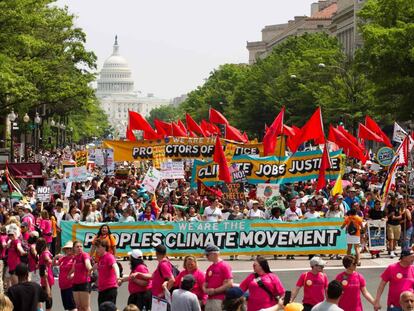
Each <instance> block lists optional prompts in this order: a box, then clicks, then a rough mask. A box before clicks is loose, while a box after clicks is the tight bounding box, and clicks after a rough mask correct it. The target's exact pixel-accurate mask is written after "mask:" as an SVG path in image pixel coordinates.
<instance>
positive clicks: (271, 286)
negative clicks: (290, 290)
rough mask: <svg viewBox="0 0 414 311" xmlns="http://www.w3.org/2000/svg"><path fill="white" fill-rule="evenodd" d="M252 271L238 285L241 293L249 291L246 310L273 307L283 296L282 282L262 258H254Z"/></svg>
mask: <svg viewBox="0 0 414 311" xmlns="http://www.w3.org/2000/svg"><path fill="white" fill-rule="evenodd" d="M253 271H254V273H252V274H250V275H249V276H247V278H245V279H244V280H243V281H242V282H241V283H240V289H241V290H242V291H243V292H245V291H247V290H248V291H249V299H248V301H247V309H248V310H249V311H257V310H260V309H265V308H269V307H272V306H274V305H275V304H277V303H278V301H279V298H281V297H283V296H284V295H285V289H284V287H283V284H282V282H281V281H280V280H279V278H278V277H277V275H276V274H274V273H272V272H271V271H270V268H269V263H268V262H267V260H266V258H264V257H263V256H257V257H256V259H255V261H254V262H253Z"/></svg>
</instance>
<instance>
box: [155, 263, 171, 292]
mask: <svg viewBox="0 0 414 311" xmlns="http://www.w3.org/2000/svg"><path fill="white" fill-rule="evenodd" d="M172 277H173V274H172V266H171V263H170V261H169V260H168V259H163V260H161V261H160V262H159V263H158V266H157V269H155V271H154V273H153V274H152V288H151V292H152V295H153V296H157V297H160V298H163V297H164V290H163V288H162V284H163V283H164V282H165V281H166V279H170V278H172Z"/></svg>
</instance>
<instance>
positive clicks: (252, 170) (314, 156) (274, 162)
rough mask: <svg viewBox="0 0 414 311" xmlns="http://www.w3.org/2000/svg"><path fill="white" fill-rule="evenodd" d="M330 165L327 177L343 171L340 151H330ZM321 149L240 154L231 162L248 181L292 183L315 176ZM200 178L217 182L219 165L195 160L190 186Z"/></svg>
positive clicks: (335, 176)
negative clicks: (279, 154)
mask: <svg viewBox="0 0 414 311" xmlns="http://www.w3.org/2000/svg"><path fill="white" fill-rule="evenodd" d="M329 154H330V157H331V163H332V166H331V168H330V169H328V170H327V171H326V179H336V178H337V177H338V175H339V174H342V168H343V163H344V161H345V156H344V155H342V154H341V150H338V151H334V152H330V153H329ZM321 159H322V151H321V150H313V151H305V152H296V153H295V154H294V155H293V156H291V157H281V158H278V157H273V156H272V157H263V158H261V157H256V156H247V155H241V156H237V157H234V158H233V160H232V161H231V165H233V164H236V165H237V166H238V167H239V169H240V170H243V171H244V173H245V175H246V178H247V181H248V182H249V183H250V184H260V183H275V184H284V183H293V182H298V181H307V180H311V179H317V178H318V176H319V167H320V165H321ZM197 180H201V181H202V182H204V183H205V184H206V185H212V184H215V183H217V182H218V181H219V180H218V165H217V164H216V163H214V162H213V161H207V162H206V161H200V160H194V166H193V170H192V177H191V187H192V188H195V187H196V186H197V184H196V181H197Z"/></svg>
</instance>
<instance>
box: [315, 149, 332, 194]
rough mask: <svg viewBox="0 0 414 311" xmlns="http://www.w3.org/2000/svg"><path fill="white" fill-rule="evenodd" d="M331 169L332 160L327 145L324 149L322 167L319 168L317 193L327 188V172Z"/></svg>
mask: <svg viewBox="0 0 414 311" xmlns="http://www.w3.org/2000/svg"><path fill="white" fill-rule="evenodd" d="M329 168H331V159H330V157H329V151H328V146H327V145H326V143H325V146H324V148H323V153H322V158H321V165H320V167H319V176H318V183H317V185H316V189H315V190H316V191H318V190H321V189H322V188H324V187H325V186H326V170H328V169H329Z"/></svg>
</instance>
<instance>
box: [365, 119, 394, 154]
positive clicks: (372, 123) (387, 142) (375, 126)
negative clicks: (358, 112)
mask: <svg viewBox="0 0 414 311" xmlns="http://www.w3.org/2000/svg"><path fill="white" fill-rule="evenodd" d="M365 126H366V127H367V128H368V129H369V130H371V131H372V132H374V133H375V134H377V135H378V136H380V137H382V142H383V143H384V144H385V145H386V146H388V147H390V148H392V144H391V141H390V139H389V138H388V136H387V135H386V134H385V133H384V132H383V131H382V130H381V128H380V127H379V125H378V124H377V122H375V121H374V120H373V119H371V118H370V117H369V116H366V117H365Z"/></svg>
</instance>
